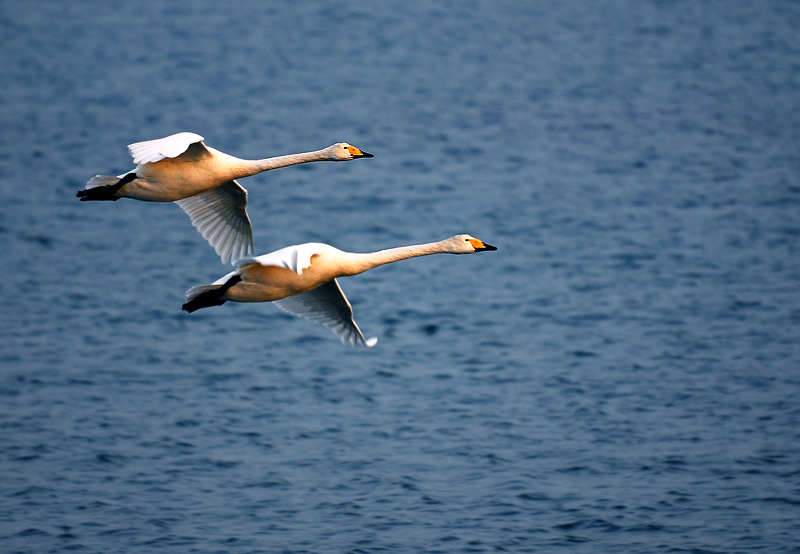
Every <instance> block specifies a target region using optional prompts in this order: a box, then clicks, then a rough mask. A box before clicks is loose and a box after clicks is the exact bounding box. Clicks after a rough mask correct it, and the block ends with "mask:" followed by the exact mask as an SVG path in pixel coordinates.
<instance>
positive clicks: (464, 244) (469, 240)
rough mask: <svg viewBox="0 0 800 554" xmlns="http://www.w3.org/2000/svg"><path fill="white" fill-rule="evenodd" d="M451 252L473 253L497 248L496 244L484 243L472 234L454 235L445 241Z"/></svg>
mask: <svg viewBox="0 0 800 554" xmlns="http://www.w3.org/2000/svg"><path fill="white" fill-rule="evenodd" d="M445 242H446V243H447V244H448V246H449V247H450V250H449V251H450V252H451V253H453V254H474V253H475V252H489V251H491V250H497V247H496V246H492V245H491V244H486V243H485V242H483V241H482V240H481V239H476V238H475V237H473V236H472V235H456V236H454V237H450V238H449V239H447V240H446V241H445Z"/></svg>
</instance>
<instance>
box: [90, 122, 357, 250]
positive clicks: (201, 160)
mask: <svg viewBox="0 0 800 554" xmlns="http://www.w3.org/2000/svg"><path fill="white" fill-rule="evenodd" d="M203 140H204V139H203V137H201V136H200V135H197V134H195V133H177V134H175V135H170V136H168V137H165V138H162V139H157V140H148V141H145V142H136V143H134V144H130V145H128V151H129V152H130V154H131V156H132V157H133V163H135V164H136V168H135V169H133V170H132V171H129V172H127V173H125V174H123V175H118V176H116V177H114V176H111V175H95V176H94V177H93V178H92V179H91V180H90V181H89V182H88V183H87V184H86V189H85V190H81V191H79V192H78V198H80V199H81V201H83V202H85V201H87V200H119V199H120V198H133V199H135V200H144V201H146V202H175V203H176V204H178V205H179V206H180V207H181V208H183V210H184V211H185V212H186V213H187V214H188V215H189V218H190V219H191V220H192V225H194V226H195V227H196V228H197V230H198V231H199V232H200V234H201V235H203V238H204V239H206V240H207V241H208V243H209V244H210V245H211V246H212V247H213V248H214V250H215V251H216V252H217V254H219V256H220V258H221V259H222V263H227V261H228V260H229V259H237V258H241V257H244V256H252V255H253V229H252V226H251V225H250V218H249V217H248V215H247V191H246V190H245V189H244V187H242V186H241V185H240V184H239V183H237V182H236V179H241V178H243V177H249V176H251V175H256V174H258V173H261V172H264V171H269V170H270V169H277V168H279V167H287V166H290V165H295V164H302V163H306V162H321V161H332V162H340V161H346V160H355V159H358V158H372V157H373V156H372V154H368V153H367V152H362V151H361V150H359V149H358V148H356V147H355V146H351V145H349V144H347V143H346V142H339V143H336V144H334V145H332V146H329V147H327V148H323V149H322V150H316V151H314V152H304V153H302V154H290V155H287V156H277V157H274V158H266V159H263V160H242V159H239V158H236V157H234V156H230V155H228V154H225V153H224V152H220V151H219V150H215V149H214V148H211V147H208V146H206V145H205V144H204V143H203Z"/></svg>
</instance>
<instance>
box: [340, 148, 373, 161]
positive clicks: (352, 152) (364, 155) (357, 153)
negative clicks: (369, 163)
mask: <svg viewBox="0 0 800 554" xmlns="http://www.w3.org/2000/svg"><path fill="white" fill-rule="evenodd" d="M347 150H348V152H350V155H351V156H353V159H356V158H374V157H375V156H373V155H372V154H370V153H369V152H364V151H363V150H359V149H358V148H356V147H355V146H348V147H347Z"/></svg>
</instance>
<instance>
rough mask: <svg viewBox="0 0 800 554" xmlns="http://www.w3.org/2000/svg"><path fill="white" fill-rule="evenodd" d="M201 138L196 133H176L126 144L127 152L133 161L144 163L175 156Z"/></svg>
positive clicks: (201, 138) (138, 163)
mask: <svg viewBox="0 0 800 554" xmlns="http://www.w3.org/2000/svg"><path fill="white" fill-rule="evenodd" d="M203 140H204V139H203V137H201V136H200V135H198V134H196V133H176V134H174V135H170V136H168V137H164V138H160V139H156V140H146V141H143V142H134V143H133V144H129V145H128V152H130V154H131V156H132V157H133V163H135V164H137V165H144V164H149V163H154V162H157V161H160V160H163V159H164V158H176V157H178V156H180V155H181V154H183V153H184V152H186V151H187V150H188V149H189V147H190V146H191V145H192V144H195V143H198V142H202V141H203ZM204 149H205V147H204Z"/></svg>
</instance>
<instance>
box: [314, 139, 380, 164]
mask: <svg viewBox="0 0 800 554" xmlns="http://www.w3.org/2000/svg"><path fill="white" fill-rule="evenodd" d="M325 150H326V152H327V154H328V159H329V160H331V161H334V162H344V161H347V160H357V159H359V158H374V157H375V156H373V155H372V154H369V153H367V152H364V151H363V150H360V149H358V148H356V147H355V146H353V145H352V144H347V143H346V142H337V143H336V144H334V145H332V146H329V147H327V148H326V149H325Z"/></svg>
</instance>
